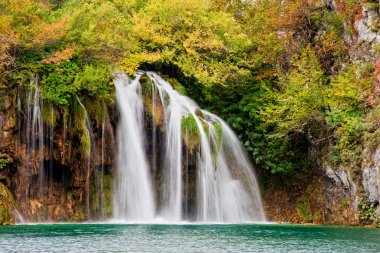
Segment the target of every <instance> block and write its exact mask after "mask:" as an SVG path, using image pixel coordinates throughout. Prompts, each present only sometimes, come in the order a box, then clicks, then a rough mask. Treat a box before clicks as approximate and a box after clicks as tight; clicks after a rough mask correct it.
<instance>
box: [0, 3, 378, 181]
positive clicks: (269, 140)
mask: <svg viewBox="0 0 380 253" xmlns="http://www.w3.org/2000/svg"><path fill="white" fill-rule="evenodd" d="M337 3H338V4H337V9H338V10H332V9H331V8H330V7H329V6H328V5H327V4H326V3H325V2H323V1H319V0H285V1H282V0H259V1H239V0H154V1H149V0H2V1H1V2H0V42H1V43H0V73H1V74H0V90H1V91H0V92H1V93H2V96H3V95H4V94H6V93H7V92H9V91H10V90H14V89H17V88H18V87H21V86H27V85H31V84H30V80H31V78H32V76H35V75H38V77H39V79H40V87H39V89H40V90H41V94H42V96H43V98H44V100H45V101H47V102H48V103H50V104H53V105H55V106H57V107H62V108H69V107H70V106H71V104H70V103H72V101H73V99H72V98H73V97H75V96H79V97H90V98H91V99H94V100H97V101H103V102H107V103H114V94H113V83H112V73H113V72H114V71H126V72H127V73H129V74H132V75H133V73H134V71H135V70H136V69H144V70H149V69H151V70H157V71H159V72H161V73H162V74H165V75H167V76H169V77H172V78H176V79H177V81H178V82H179V83H180V84H181V85H178V87H181V92H184V93H186V94H187V95H189V96H190V97H192V98H194V99H195V100H196V101H197V102H198V103H200V104H201V105H202V106H205V107H206V108H208V109H209V110H211V111H213V112H215V113H218V114H219V115H221V117H222V118H224V119H225V120H226V121H227V122H228V123H229V124H230V125H231V126H232V127H233V128H234V130H235V131H236V132H237V134H238V135H239V137H240V139H241V140H242V141H243V143H244V145H245V147H246V149H247V150H248V152H249V153H250V155H251V157H252V158H253V159H254V161H255V163H256V166H257V167H258V168H260V169H262V170H264V171H268V172H270V173H277V174H279V175H289V174H291V173H292V172H294V171H299V170H307V169H308V167H309V161H308V158H307V152H308V148H309V146H311V145H313V146H316V147H319V148H320V149H321V150H323V152H324V155H325V157H326V159H328V160H329V161H330V162H331V163H335V164H337V163H344V164H355V163H358V162H360V159H361V154H362V149H363V146H362V145H361V144H362V143H363V141H364V140H376V139H378V138H376V136H379V133H380V132H379V131H376V130H377V129H378V125H379V123H380V121H379V116H380V107H379V99H378V92H379V91H378V89H377V86H378V80H377V79H376V78H374V77H375V76H377V74H378V73H379V70H380V64H373V63H370V62H368V63H363V62H360V61H353V60H351V57H350V50H352V48H351V47H350V46H349V45H348V44H347V41H345V40H344V37H347V36H348V37H349V36H352V35H354V34H355V33H356V26H355V22H356V20H357V19H359V18H360V15H361V12H360V6H361V5H362V4H363V1H359V0H339V1H337ZM371 4H378V3H371ZM374 144H375V143H374Z"/></svg>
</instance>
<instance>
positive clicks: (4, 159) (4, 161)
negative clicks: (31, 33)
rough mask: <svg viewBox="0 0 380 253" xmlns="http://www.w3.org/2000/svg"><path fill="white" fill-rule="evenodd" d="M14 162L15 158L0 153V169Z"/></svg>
mask: <svg viewBox="0 0 380 253" xmlns="http://www.w3.org/2000/svg"><path fill="white" fill-rule="evenodd" d="M12 162H13V159H12V158H11V157H9V156H7V155H5V154H2V153H0V171H1V170H3V169H4V168H6V166H7V165H8V164H10V163H12Z"/></svg>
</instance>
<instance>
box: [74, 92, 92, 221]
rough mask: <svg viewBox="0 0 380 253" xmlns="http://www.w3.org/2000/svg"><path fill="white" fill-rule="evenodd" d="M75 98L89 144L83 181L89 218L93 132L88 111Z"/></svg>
mask: <svg viewBox="0 0 380 253" xmlns="http://www.w3.org/2000/svg"><path fill="white" fill-rule="evenodd" d="M77 100H78V103H79V105H80V106H81V107H82V109H83V112H84V117H85V120H86V129H85V131H86V135H87V136H88V138H89V141H90V143H89V146H90V150H89V153H88V154H87V171H86V183H85V188H86V215H87V217H88V218H89V217H90V176H91V154H92V152H93V146H94V145H93V144H94V137H93V132H92V127H91V121H90V118H89V117H88V113H87V110H86V107H84V105H83V104H82V102H81V101H80V99H79V97H78V96H77Z"/></svg>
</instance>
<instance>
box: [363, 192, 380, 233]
mask: <svg viewBox="0 0 380 253" xmlns="http://www.w3.org/2000/svg"><path fill="white" fill-rule="evenodd" d="M358 207H359V210H360V217H359V218H360V220H361V221H362V222H363V223H367V224H368V223H370V224H373V225H375V226H378V227H380V217H379V216H377V214H376V205H375V204H373V203H369V202H368V200H367V198H361V199H359V204H358Z"/></svg>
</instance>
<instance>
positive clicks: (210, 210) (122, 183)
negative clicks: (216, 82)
mask: <svg viewBox="0 0 380 253" xmlns="http://www.w3.org/2000/svg"><path fill="white" fill-rule="evenodd" d="M141 75H143V74H138V75H137V78H136V79H135V80H131V79H129V78H128V77H127V76H126V75H124V74H119V75H117V76H116V78H115V81H114V82H115V86H116V99H117V105H118V109H119V111H120V121H119V125H118V179H117V184H116V188H115V199H114V217H115V218H117V219H124V220H128V221H149V220H152V219H153V218H154V217H155V214H156V213H155V206H154V200H153V196H154V194H153V192H152V188H153V187H152V182H151V178H150V168H149V166H148V163H147V154H146V152H147V150H145V149H144V148H143V146H144V143H145V142H144V138H145V136H146V134H145V133H144V125H143V112H144V108H143V96H142V94H141V93H142V91H141V90H142V89H144V88H146V87H141V84H140V81H139V80H140V77H141ZM146 75H147V76H148V77H149V78H150V80H151V84H146V85H151V86H150V87H151V89H152V93H151V96H152V97H151V99H152V101H151V102H152V110H151V117H152V118H153V120H152V122H153V126H152V135H149V136H152V140H151V141H152V142H151V143H152V149H153V151H152V156H153V159H154V161H153V162H152V166H154V167H157V169H158V170H161V173H162V181H161V183H160V187H158V188H159V191H160V194H158V195H159V196H160V199H158V200H157V202H158V203H159V207H160V209H159V210H158V212H157V215H158V216H159V217H160V219H162V220H165V221H168V222H178V221H181V220H183V217H184V216H185V215H186V217H187V216H188V213H187V212H188V211H189V210H188V203H187V202H188V199H189V198H188V196H189V194H190V193H189V190H188V184H189V180H190V179H189V174H188V173H189V172H188V171H187V169H188V166H187V164H188V154H189V151H187V152H186V153H185V154H186V156H185V155H183V148H185V149H187V150H188V149H189V148H190V147H189V146H188V145H189V143H185V142H184V139H183V138H184V136H190V137H189V138H188V139H189V140H190V141H191V142H193V144H194V143H195V144H194V146H196V147H195V148H194V147H191V149H192V151H191V152H195V155H193V157H195V158H196V166H195V167H196V168H195V169H196V180H195V183H196V199H195V202H196V203H195V205H196V209H194V211H195V212H196V215H192V217H195V219H196V220H195V221H199V222H252V221H264V220H265V214H264V211H263V207H262V203H261V198H260V193H259V189H258V186H257V181H256V178H255V175H254V173H253V168H252V166H251V165H250V163H249V160H248V158H247V156H246V154H245V152H244V150H243V148H242V146H241V144H240V142H239V140H238V139H237V137H236V136H235V134H234V133H233V131H232V130H231V129H230V128H229V127H228V125H227V124H226V123H225V122H223V121H222V120H221V119H220V118H218V117H217V116H215V115H213V114H211V113H209V112H207V111H204V110H201V109H200V108H199V107H198V106H197V104H196V103H195V102H194V101H192V100H191V99H190V98H188V97H186V96H183V95H180V94H179V93H178V92H177V91H176V90H174V89H173V88H172V86H171V85H170V84H169V83H168V82H166V81H165V80H164V79H162V78H161V77H159V76H158V75H157V74H155V73H153V72H146ZM144 85H145V84H144ZM156 96H157V97H156ZM160 109H161V110H162V112H163V119H162V121H163V122H162V124H161V126H160V130H158V129H156V123H155V117H156V115H155V112H156V111H159V110H160ZM184 119H185V120H190V121H189V122H190V128H191V129H190V130H189V129H184V125H183V120H184ZM191 124H193V125H191ZM185 125H186V124H185ZM156 131H161V134H162V135H163V137H164V138H163V141H161V143H157V140H156V136H157V135H156ZM189 131H192V133H190V135H189ZM158 145H161V148H160V149H161V150H162V152H161V156H162V157H160V158H156V157H155V156H156V150H155V149H156V147H157V146H158ZM191 152H190V153H191ZM183 157H187V158H186V159H185V161H183ZM193 180H194V179H193ZM183 182H184V183H185V185H183ZM184 187H186V189H185V190H184ZM184 209H186V210H184ZM184 214H185V215H184Z"/></svg>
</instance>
